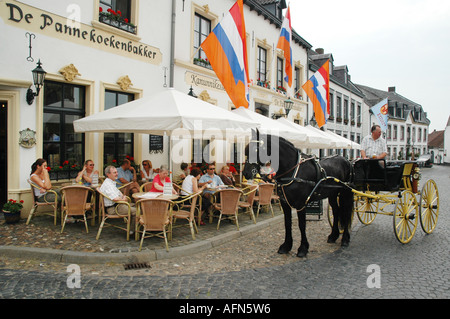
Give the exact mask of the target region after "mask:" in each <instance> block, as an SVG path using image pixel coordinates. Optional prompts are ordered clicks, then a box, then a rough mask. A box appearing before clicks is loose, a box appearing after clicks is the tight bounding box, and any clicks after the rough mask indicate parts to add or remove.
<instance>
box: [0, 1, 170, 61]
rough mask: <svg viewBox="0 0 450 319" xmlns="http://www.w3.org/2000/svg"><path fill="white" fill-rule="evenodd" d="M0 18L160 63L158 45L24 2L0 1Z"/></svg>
mask: <svg viewBox="0 0 450 319" xmlns="http://www.w3.org/2000/svg"><path fill="white" fill-rule="evenodd" d="M0 18H2V19H3V21H4V22H5V23H6V24H8V25H12V26H16V27H20V28H23V29H26V30H28V31H32V32H36V33H41V34H45V35H48V36H52V37H55V38H58V39H62V40H66V41H70V42H74V43H77V44H82V45H86V46H90V47H94V48H97V49H100V50H104V51H108V52H111V53H115V54H120V55H122V56H125V57H129V58H134V59H138V60H141V61H145V62H148V63H151V64H156V65H158V64H160V63H161V62H162V53H161V51H160V50H159V49H158V48H155V47H152V46H150V45H147V44H144V43H141V42H138V41H134V40H130V39H129V38H127V37H124V36H120V35H118V34H111V33H108V32H106V31H103V30H98V29H95V28H94V27H92V26H89V25H86V24H83V23H80V22H77V21H74V20H73V19H69V18H65V17H62V16H59V15H56V14H53V13H49V12H45V11H42V10H40V9H38V8H35V7H31V6H28V5H25V4H22V3H21V4H18V3H17V2H16V3H7V2H0Z"/></svg>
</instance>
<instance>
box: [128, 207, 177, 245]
mask: <svg viewBox="0 0 450 319" xmlns="http://www.w3.org/2000/svg"><path fill="white" fill-rule="evenodd" d="M136 204H137V216H136V233H135V235H136V240H138V239H139V234H140V233H142V236H141V243H140V245H139V251H141V250H142V243H143V242H144V238H149V237H155V236H157V237H161V238H164V241H165V244H166V250H167V251H169V243H168V239H169V240H171V239H172V205H173V203H172V202H171V201H170V200H167V199H158V198H150V199H141V200H139V201H137V203H136ZM141 228H142V230H141ZM147 232H158V233H156V234H155V233H152V234H149V235H147V236H146V233H147ZM161 234H162V236H161Z"/></svg>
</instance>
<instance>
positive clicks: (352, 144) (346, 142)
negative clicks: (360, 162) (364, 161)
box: [324, 131, 361, 150]
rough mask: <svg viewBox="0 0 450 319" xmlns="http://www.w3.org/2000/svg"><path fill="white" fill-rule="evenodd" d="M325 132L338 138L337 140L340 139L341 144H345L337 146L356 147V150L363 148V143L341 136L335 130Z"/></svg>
mask: <svg viewBox="0 0 450 319" xmlns="http://www.w3.org/2000/svg"><path fill="white" fill-rule="evenodd" d="M324 133H326V134H328V135H330V136H332V137H334V138H336V139H337V140H339V141H340V144H341V145H344V146H343V147H337V148H346V149H354V150H360V149H361V145H360V144H358V143H356V142H353V141H352V140H350V139H348V138H345V137H343V136H340V135H339V134H336V133H334V132H331V131H325V132H324Z"/></svg>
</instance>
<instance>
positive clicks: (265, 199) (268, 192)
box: [255, 183, 275, 217]
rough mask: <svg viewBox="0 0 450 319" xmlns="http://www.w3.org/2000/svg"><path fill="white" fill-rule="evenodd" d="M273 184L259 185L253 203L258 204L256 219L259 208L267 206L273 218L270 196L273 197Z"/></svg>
mask: <svg viewBox="0 0 450 319" xmlns="http://www.w3.org/2000/svg"><path fill="white" fill-rule="evenodd" d="M274 186H275V184H270V183H268V184H260V185H259V187H258V188H259V189H258V195H257V196H255V201H257V202H258V211H257V212H256V217H258V216H259V209H260V208H261V206H263V207H265V206H269V207H270V210H271V212H272V217H275V214H274V213H273V207H272V195H273V188H274Z"/></svg>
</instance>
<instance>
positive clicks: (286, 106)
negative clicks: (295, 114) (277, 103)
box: [284, 97, 294, 117]
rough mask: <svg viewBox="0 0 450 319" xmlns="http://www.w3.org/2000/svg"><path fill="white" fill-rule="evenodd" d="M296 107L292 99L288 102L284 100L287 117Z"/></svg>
mask: <svg viewBox="0 0 450 319" xmlns="http://www.w3.org/2000/svg"><path fill="white" fill-rule="evenodd" d="M293 106H294V102H292V101H291V98H290V97H288V99H287V100H284V109H285V110H286V117H288V115H289V112H290V111H291V110H292V107H293Z"/></svg>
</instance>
